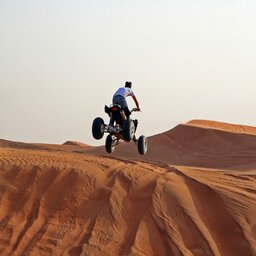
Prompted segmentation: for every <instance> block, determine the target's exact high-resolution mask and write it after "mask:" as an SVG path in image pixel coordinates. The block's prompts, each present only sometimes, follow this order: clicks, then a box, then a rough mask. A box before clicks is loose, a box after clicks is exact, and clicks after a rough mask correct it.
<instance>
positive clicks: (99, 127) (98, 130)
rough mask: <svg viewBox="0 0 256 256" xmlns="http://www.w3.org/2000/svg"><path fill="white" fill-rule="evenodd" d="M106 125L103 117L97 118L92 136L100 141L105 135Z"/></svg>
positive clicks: (93, 124) (93, 125)
mask: <svg viewBox="0 0 256 256" xmlns="http://www.w3.org/2000/svg"><path fill="white" fill-rule="evenodd" d="M104 129H105V124H104V121H103V119H102V118H101V117H97V118H95V119H94V120H93V123H92V135H93V138H94V139H96V140H100V139H101V138H102V137H103V135H104Z"/></svg>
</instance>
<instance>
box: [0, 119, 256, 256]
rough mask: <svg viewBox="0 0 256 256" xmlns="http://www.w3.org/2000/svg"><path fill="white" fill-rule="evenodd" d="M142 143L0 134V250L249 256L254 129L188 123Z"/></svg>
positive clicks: (254, 232)
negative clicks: (109, 148) (19, 138)
mask: <svg viewBox="0 0 256 256" xmlns="http://www.w3.org/2000/svg"><path fill="white" fill-rule="evenodd" d="M103 143H104V141H103ZM148 144H149V150H148V153H147V155H146V156H139V155H138V153H137V150H136V147H135V146H134V145H133V144H132V143H129V144H128V143H124V144H121V145H119V146H118V147H117V148H116V150H115V152H114V153H113V154H111V155H109V154H107V153H105V152H104V147H90V146H88V145H85V144H82V143H79V142H73V141H68V142H66V143H64V144H63V145H49V144H48V145H47V144H31V143H21V142H11V141H7V140H0V255H1V256H7V255H8V256H9V255H10V256H15V255H16V256H17V255H38V256H39V255H40V256H44V255H61V256H62V255H67V256H76V255H84V256H85V255H102V256H103V255H104V256H108V255H130V256H131V255H141V256H146V255H150V256H153V255H155V256H162V255H163V256H171V255H175V256H176V255H185V256H190V255H196V256H208V255H209V256H210V255H219V256H220V255H221V256H247V255H248V256H249V255H251V256H255V255H256V128H255V127H249V126H241V125H233V124H224V123H220V122H213V121H205V120H194V121H191V122H188V123H187V124H181V125H178V126H177V127H175V128H173V129H171V130H169V131H167V132H164V133H161V134H157V135H155V136H152V137H150V138H149V139H148Z"/></svg>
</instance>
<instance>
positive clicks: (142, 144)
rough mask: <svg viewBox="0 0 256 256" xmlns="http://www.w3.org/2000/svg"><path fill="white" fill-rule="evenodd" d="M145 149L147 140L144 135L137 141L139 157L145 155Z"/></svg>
mask: <svg viewBox="0 0 256 256" xmlns="http://www.w3.org/2000/svg"><path fill="white" fill-rule="evenodd" d="M147 149H148V143H147V138H146V137H145V136H144V135H141V136H140V137H139V139H138V151H139V153H140V154H141V155H145V154H146V153H147Z"/></svg>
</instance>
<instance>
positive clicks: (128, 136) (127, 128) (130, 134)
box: [123, 119, 135, 141]
mask: <svg viewBox="0 0 256 256" xmlns="http://www.w3.org/2000/svg"><path fill="white" fill-rule="evenodd" d="M134 135H135V125H134V122H133V120H131V119H127V120H125V121H124V124H123V138H124V140H125V141H130V140H132V139H133V138H134Z"/></svg>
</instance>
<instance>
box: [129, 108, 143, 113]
mask: <svg viewBox="0 0 256 256" xmlns="http://www.w3.org/2000/svg"><path fill="white" fill-rule="evenodd" d="M131 112H141V110H140V109H138V108H133V109H132V110H131Z"/></svg>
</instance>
